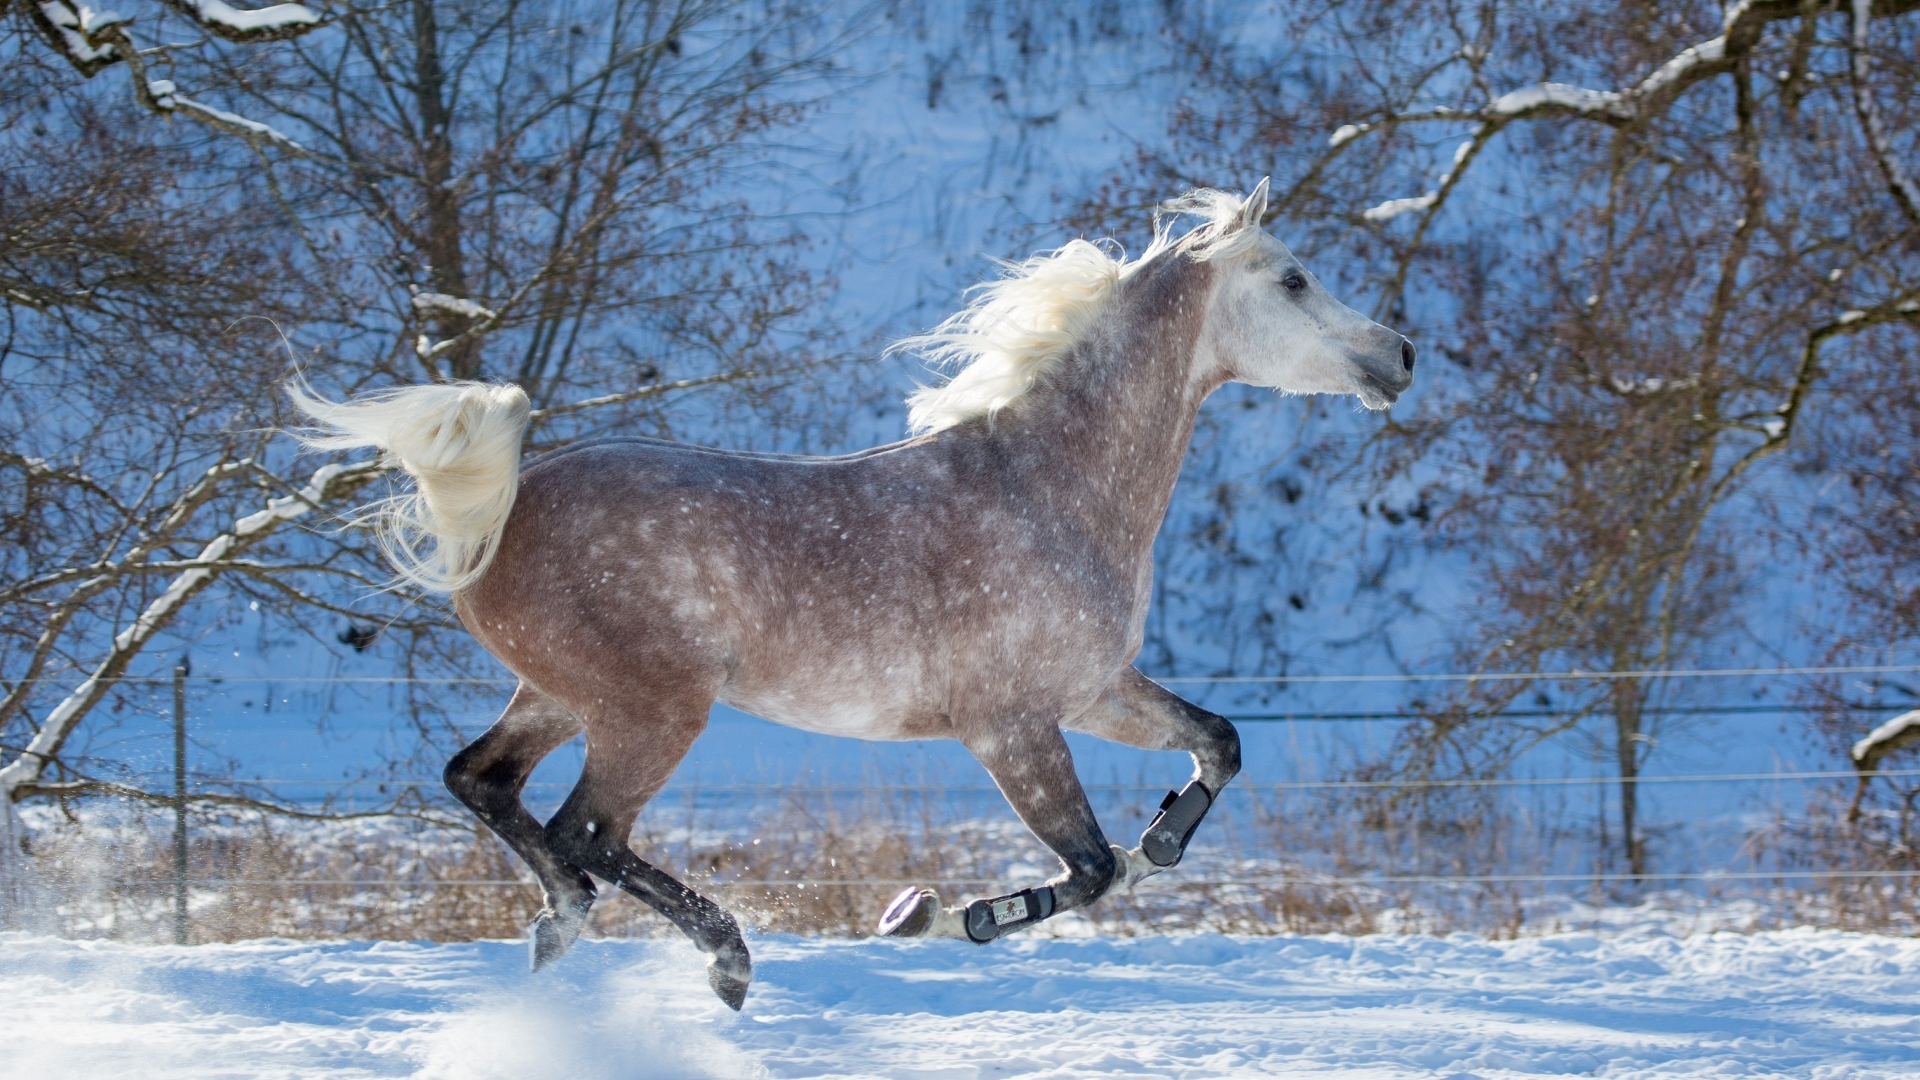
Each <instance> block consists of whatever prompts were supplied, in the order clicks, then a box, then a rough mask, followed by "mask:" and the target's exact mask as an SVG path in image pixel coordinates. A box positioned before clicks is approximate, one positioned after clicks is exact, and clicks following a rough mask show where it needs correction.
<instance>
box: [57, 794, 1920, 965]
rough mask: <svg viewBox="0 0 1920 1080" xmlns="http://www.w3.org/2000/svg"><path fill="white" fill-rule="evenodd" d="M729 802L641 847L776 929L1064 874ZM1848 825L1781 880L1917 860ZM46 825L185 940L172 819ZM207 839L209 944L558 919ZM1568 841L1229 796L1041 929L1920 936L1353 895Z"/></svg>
mask: <svg viewBox="0 0 1920 1080" xmlns="http://www.w3.org/2000/svg"><path fill="white" fill-rule="evenodd" d="M714 794H715V793H708V795H707V796H705V797H703V796H702V795H701V793H699V792H697V791H696V792H683V793H682V799H681V802H679V803H675V802H673V801H672V800H668V801H667V802H666V803H664V804H662V805H657V806H655V807H653V808H651V809H650V810H649V813H648V814H647V815H645V816H644V817H643V818H642V819H641V822H640V827H639V828H638V829H637V830H636V832H635V837H634V848H635V850H636V851H638V852H639V853H640V855H641V857H642V858H645V859H647V860H648V861H650V862H653V863H655V864H657V865H659V866H661V867H663V868H665V869H667V870H669V872H672V873H674V874H675V875H676V876H679V877H681V878H682V879H683V880H685V881H687V882H688V884H690V885H692V886H694V887H695V888H697V889H700V890H701V891H703V892H706V893H708V894H710V895H712V896H714V898H715V899H717V900H718V901H719V902H720V903H721V904H723V905H724V906H726V907H727V908H729V909H730V910H732V911H734V912H735V913H736V914H738V915H740V916H741V919H742V922H743V923H746V924H748V925H751V926H753V927H755V928H757V929H758V930H760V931H762V932H773V933H794V934H812V935H829V936H837V937H861V936H864V935H866V934H868V933H870V932H871V928H872V926H873V923H874V920H875V919H876V918H877V916H878V915H879V913H880V911H881V910H882V908H883V907H884V906H885V904H886V903H887V901H888V900H889V899H891V898H892V896H893V895H894V894H895V893H897V892H899V891H900V889H902V888H904V887H906V886H907V885H909V884H913V885H934V886H935V887H937V888H939V889H940V891H941V894H942V895H943V896H944V897H946V898H947V899H948V900H949V901H952V900H957V899H960V898H962V897H965V896H980V895H992V894H994V893H996V892H1004V891H1008V890H1010V889H1012V888H1017V887H1020V886H1023V885H1032V884H1036V883H1038V882H1039V881H1041V880H1043V879H1044V878H1045V877H1047V876H1050V875H1051V874H1052V873H1053V872H1054V869H1055V867H1056V866H1057V863H1056V862H1055V861H1054V860H1053V858H1052V856H1051V855H1050V854H1049V853H1048V852H1046V851H1045V850H1044V849H1043V848H1042V847H1041V846H1040V845H1039V844H1038V843H1037V842H1036V841H1034V840H1033V838H1032V837H1031V836H1030V835H1029V834H1027V832H1026V831H1025V830H1024V829H1023V828H1021V827H1020V825H1019V824H1018V822H1017V821H1015V820H1014V819H1013V818H1012V815H1011V814H1010V813H1009V812H1008V811H1007V810H1006V808H1005V807H1004V805H999V806H996V805H994V804H993V802H991V801H987V800H975V801H974V802H972V803H971V804H969V803H968V802H966V801H964V800H960V801H956V800H953V799H944V798H941V797H939V795H938V794H937V793H929V792H926V791H918V792H916V791H915V790H913V789H900V788H889V787H884V786H879V787H875V788H873V789H870V790H866V791H860V792H854V793H851V794H848V793H837V794H835V793H828V794H823V793H821V792H818V791H814V790H793V791H789V792H785V793H782V794H781V795H780V797H779V798H777V799H776V800H775V801H773V802H772V803H770V804H767V805H763V806H758V807H751V808H748V809H745V810H743V809H741V808H740V807H739V806H737V805H735V804H732V803H730V802H729V801H728V800H727V799H726V798H724V797H720V798H716V797H713V796H714ZM1135 801H1140V800H1136V799H1134V798H1133V797H1132V796H1131V795H1127V796H1125V803H1124V805H1121V806H1118V807H1115V808H1106V812H1103V815H1102V816H1103V818H1104V819H1106V820H1108V821H1109V822H1110V823H1112V824H1113V825H1114V830H1113V831H1115V832H1116V834H1118V833H1119V832H1120V829H1119V826H1120V825H1122V824H1125V823H1126V822H1127V820H1128V817H1129V815H1132V816H1134V817H1141V816H1144V813H1145V811H1146V810H1148V809H1150V805H1147V806H1133V805H1132V803H1133V802H1135ZM1842 810H1843V807H1840V806H1838V805H1837V804H1836V805H1835V806H1825V805H1824V804H1820V803H1817V802H1816V804H1815V806H1814V807H1813V809H1812V811H1811V812H1810V813H1809V814H1807V815H1806V816H1802V817H1799V818H1797V819H1794V820H1792V821H1788V820H1787V819H1786V818H1784V817H1782V819H1781V821H1780V822H1779V823H1778V824H1777V825H1776V827H1775V828H1773V829H1770V830H1764V831H1763V832H1762V833H1761V834H1759V835H1758V836H1756V838H1755V840H1754V846H1753V850H1752V851H1751V852H1750V854H1751V856H1752V857H1753V858H1754V859H1756V860H1762V861H1766V862H1767V863H1768V864H1769V865H1773V866H1778V867H1781V868H1784V869H1791V868H1795V867H1799V866H1814V867H1819V868H1825V869H1836V868H1850V869H1851V868H1882V869H1893V868H1912V867H1913V866H1914V864H1915V859H1914V857H1913V856H1912V854H1911V853H1909V852H1906V851H1905V849H1904V848H1903V847H1901V846H1900V843H1899V837H1898V836H1895V835H1893V834H1891V833H1889V835H1887V836H1876V834H1874V833H1873V832H1872V829H1871V828H1870V827H1869V828H1868V829H1866V830H1864V831H1863V830H1862V829H1860V828H1854V827H1849V826H1846V824H1845V822H1844V820H1843V819H1842V814H1841V811H1842ZM35 825H36V834H35V863H36V865H38V866H39V868H40V869H41V871H42V873H43V875H44V876H45V877H46V878H47V879H48V881H49V883H50V884H51V885H52V886H53V887H54V889H55V891H56V893H57V895H58V897H59V923H60V925H61V927H62V929H63V930H64V932H65V933H67V934H70V935H73V936H78V937H105V938H114V939H119V940H127V941H164V940H169V939H170V936H171V925H172V924H171V889H170V886H169V884H168V883H169V882H170V879H171V874H172V853H171V847H170V839H169V838H170V828H171V819H170V818H168V817H166V816H165V815H162V814H157V813H154V812H152V811H151V810H143V809H141V808H138V807H120V806H111V805H109V804H98V803H97V804H93V805H92V806H91V807H89V808H88V810H87V812H86V813H83V814H78V815H67V816H61V815H55V814H51V813H46V812H44V808H43V811H42V812H40V813H38V814H37V815H36V816H35ZM1869 825H1870V826H1871V822H1870V823H1869ZM1132 827H1133V828H1136V829H1137V827H1138V826H1137V824H1134V825H1132ZM1882 831H1883V832H1885V831H1886V830H1882ZM191 836H192V842H191V848H190V857H189V865H190V871H189V876H190V877H191V878H192V879H194V880H195V881H196V882H199V883H198V884H195V885H194V886H193V887H192V889H191V894H190V895H191V903H190V910H191V915H192V918H191V927H192V930H191V934H192V940H194V941H235V940H243V939H250V938H261V937H285V938H312V939H337V938H358V939H369V938H371V939H405V940H430V941H465V940H473V939H476V938H514V937H519V936H520V935H521V934H522V932H523V929H524V927H525V925H526V923H527V920H528V919H529V918H531V917H532V915H533V914H534V912H535V911H536V910H537V909H538V907H539V905H540V898H539V893H538V890H537V889H536V888H534V887H533V886H532V885H531V884H530V883H528V884H472V882H494V883H508V882H520V881H521V880H522V879H524V878H525V877H526V871H525V868H524V867H523V866H522V865H521V863H520V862H519V860H518V859H517V858H516V857H515V856H514V855H513V854H512V853H511V852H510V851H509V850H508V849H507V848H506V847H505V845H503V844H501V843H500V842H499V841H498V840H496V839H494V838H493V836H492V835H491V834H489V833H487V832H486V831H484V830H483V829H480V828H478V827H477V826H476V827H473V828H464V827H448V826H446V825H435V824H430V823H424V822H419V821H409V820H400V819H376V820H372V821H357V822H332V823H319V824H316V823H307V822H288V821H286V820H284V819H275V818H260V817H253V818H236V817H233V816H225V817H205V818H199V819H196V821H195V823H194V828H193V831H192V834H191ZM1571 842H1572V840H1571V833H1569V832H1567V831H1566V830H1564V829H1562V828H1561V823H1559V822H1556V821H1552V820H1545V819H1543V818H1542V817H1541V816H1540V814H1539V812H1538V808H1535V811H1534V812H1530V813H1520V812H1517V811H1514V810H1512V809H1509V810H1507V811H1505V812H1499V811H1496V810H1494V809H1490V808H1487V807H1481V808H1480V810H1479V812H1478V813H1477V816H1475V815H1461V816H1459V817H1458V818H1457V819H1455V820H1452V821H1450V822H1448V821H1435V820H1433V819H1424V820H1421V821H1417V822H1410V823H1400V822H1398V821H1396V820H1394V819H1392V818H1382V817H1380V816H1379V815H1377V814H1374V813H1372V812H1371V811H1370V810H1369V809H1368V808H1366V807H1363V806H1359V805H1357V804H1355V803H1353V802H1352V801H1351V800H1347V799H1341V798H1338V797H1334V796H1326V797H1317V796H1314V797H1308V796H1293V797H1289V798H1285V799H1278V798H1275V799H1268V800H1258V799H1252V798H1244V797H1243V798H1241V799H1237V800H1226V801H1223V803H1222V804H1221V805H1220V806H1219V807H1218V808H1217V809H1216V810H1215V811H1214V813H1213V814H1212V815H1211V816H1210V817H1209V819H1208V821H1207V824H1206V826H1205V827H1204V828H1203V830H1202V832H1201V835H1200V838H1199V841H1198V842H1197V843H1196V845H1195V848H1194V849H1193V850H1192V851H1191V852H1189V855H1188V858H1187V860H1186V861H1185V862H1184V863H1183V864H1182V865H1181V867H1180V868H1178V869H1177V870H1176V871H1174V872H1172V873H1169V874H1167V875H1163V876H1161V877H1158V878H1154V879H1151V880H1150V881H1148V882H1146V883H1143V884H1142V885H1141V886H1140V887H1138V888H1136V889H1135V890H1133V891H1132V892H1127V893H1120V894H1116V895H1113V896H1109V897H1107V898H1105V899H1104V900H1102V901H1101V902H1100V903H1099V904H1097V905H1095V906H1093V907H1092V908H1090V909H1088V910H1085V911H1083V912H1077V913H1074V914H1072V915H1070V916H1068V917H1065V918H1062V919H1057V920H1054V921H1053V922H1051V923H1049V924H1046V925H1045V926H1044V927H1043V928H1041V931H1040V932H1045V933H1053V934H1077V933H1089V932H1098V933H1104V934H1122V935H1124V934H1135V933H1148V932H1164V931H1215V932H1225V933H1240V934H1272V933H1345V934H1363V933H1371V932H1376V931H1397V932H1418V933H1448V932H1453V931H1470V932H1474V933H1478V934H1482V935H1486V936H1490V937H1497V938H1510V937H1516V936H1520V935H1523V934H1529V933H1542V932H1549V931H1553V930H1558V929H1573V928H1588V927H1595V926H1600V925H1606V924H1608V923H1609V922H1614V923H1617V922H1619V921H1621V919H1622V918H1625V917H1626V915H1623V914H1622V913H1623V912H1624V913H1627V915H1631V914H1632V913H1634V912H1638V913H1640V914H1639V916H1637V917H1642V918H1654V917H1656V916H1657V917H1659V918H1662V919H1664V920H1665V921H1664V923H1663V925H1666V926H1668V927H1669V928H1676V929H1678V930H1679V931H1680V932H1688V931H1691V930H1704V929H1738V930H1757V929H1767V928H1772V927H1778V926H1791V925H1800V924H1813V925H1821V926H1835V927H1843V928H1847V929H1857V930H1875V931H1880V932H1893V933H1913V932H1915V930H1916V929H1917V928H1920V885H1917V884H1916V883H1915V882H1914V881H1911V880H1904V879H1903V880H1876V881H1849V880H1843V879H1825V880H1819V879H1816V880H1813V881H1811V882H1795V881H1792V880H1790V879H1786V878H1782V879H1779V880H1773V881H1763V882H1754V883H1751V884H1736V883H1727V884H1721V885H1715V886H1713V887H1709V888H1697V889H1692V890H1689V891H1669V892H1665V893H1656V892H1653V891H1651V890H1638V891H1636V890H1624V891H1623V890H1617V889H1616V890H1614V891H1610V892H1600V891H1594V890H1585V893H1586V895H1584V896H1583V897H1580V898H1578V899H1576V898H1574V897H1572V896H1570V895H1569V893H1570V892H1580V891H1582V890H1580V889H1578V888H1570V887H1569V886H1567V885H1565V884H1542V883H1528V882H1470V883H1432V882H1420V883H1405V884H1390V885H1384V886H1383V885H1368V884H1355V883H1353V882H1352V881H1351V880H1350V879H1353V878H1356V877H1366V876H1369V875H1385V874H1390V875H1396V876H1404V875H1408V874H1431V875H1437V876H1449V875H1451V876H1462V875H1464V876H1476V875H1487V874H1489V873H1500V874H1515V873H1521V874H1524V873H1530V872H1531V873H1537V872H1543V871H1549V870H1556V869H1565V864H1564V859H1565V855H1566V851H1567V850H1568V845H1569V844H1571ZM462 882H468V883H469V884H462ZM295 883H298V884H295ZM1636 905H1637V906H1636ZM587 933H588V934H589V935H590V936H600V937H644V936H658V935H667V934H671V933H674V931H673V930H672V929H671V927H670V926H668V924H667V923H666V922H665V920H663V919H661V918H659V917H658V916H657V915H656V914H654V913H653V912H651V911H650V910H648V909H646V908H645V907H644V906H642V905H641V904H639V903H637V902H635V901H633V900H631V899H629V898H625V897H621V896H618V895H617V894H616V893H615V892H614V891H613V890H610V889H603V891H602V900H601V902H600V903H599V904H598V905H596V907H595V909H594V913H593V918H592V920H591V922H590V924H589V927H588V930H587Z"/></svg>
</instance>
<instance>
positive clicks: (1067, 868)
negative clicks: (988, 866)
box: [879, 723, 1123, 945]
mask: <svg viewBox="0 0 1920 1080" xmlns="http://www.w3.org/2000/svg"><path fill="white" fill-rule="evenodd" d="M961 741H962V742H963V743H964V744H965V745H966V747H967V749H969V750H971V751H973V755H974V756H975V757H976V758H979V759H980V763H981V764H982V765H985V766H986V768H987V772H988V773H989V774H990V775H991V776H992V777H993V781H994V783H995V784H998V785H999V787H1000V792H1001V794H1003V795H1005V796H1006V797H1007V802H1008V803H1009V804H1011V805H1012V806H1013V809H1014V812H1015V813H1017V814H1019V815H1020V820H1021V821H1022V822H1023V823H1025V824H1026V826H1027V828H1028V829H1029V830H1030V831H1031V832H1032V833H1033V835H1034V836H1035V837H1036V838H1038V839H1039V841H1040V842H1041V843H1043V844H1045V845H1047V848H1048V850H1050V851H1052V852H1053V853H1054V854H1055V855H1057V856H1059V857H1060V863H1061V867H1062V869H1061V873H1059V874H1058V875H1056V876H1054V877H1053V878H1051V879H1049V880H1048V881H1047V882H1046V883H1045V884H1043V885H1039V886H1036V887H1034V888H1029V889H1021V890H1020V891H1018V892H1013V893H1008V894H1007V895H1005V896H994V897H985V898H982V899H979V900H975V901H973V902H971V903H968V904H963V905H960V906H957V907H947V906H944V905H942V904H941V902H940V896H939V894H938V893H936V892H935V891H934V890H932V889H919V888H910V889H907V890H906V891H904V892H902V893H901V894H900V895H898V896H896V897H894V899H893V902H892V903H891V904H888V905H887V910H886V912H885V913H884V914H883V915H881V917H880V927H879V931H880V933H881V934H884V935H887V936H891V937H951V938H961V939H964V940H967V941H971V942H973V943H974V944H976V945H984V944H986V943H987V942H989V941H992V940H994V939H995V938H998V937H1002V936H1004V935H1006V934H1010V933H1012V932H1014V931H1015V930H1022V929H1025V928H1026V927H1029V926H1032V925H1034V924H1035V923H1038V922H1042V921H1044V920H1046V919H1049V918H1052V917H1053V916H1055V915H1058V914H1060V913H1061V912H1063V911H1072V910H1074V909H1075V908H1082V907H1086V906H1087V905H1088V904H1091V903H1093V902H1094V901H1095V900H1098V899H1100V897H1102V896H1104V895H1106V893H1107V890H1108V889H1110V888H1112V887H1113V885H1114V883H1115V882H1116V881H1117V880H1119V873H1120V860H1119V856H1120V855H1121V854H1123V853H1122V852H1121V851H1120V849H1119V848H1117V847H1114V846H1113V845H1111V844H1109V843H1107V839H1106V837H1105V836H1103V835H1102V834H1101V832H1100V823H1099V822H1098V821H1096V820H1095V819H1094V816H1093V807H1092V806H1090V805H1088V803H1087V795H1086V792H1085V791H1084V790H1082V789H1081V787H1080V778H1079V776H1077V775H1076V774H1075V773H1074V771H1073V755H1072V754H1071V753H1070V752H1069V751H1068V750H1067V740H1066V739H1065V738H1063V737H1062V736H1061V734H1060V729H1059V728H1058V727H1055V726H1054V725H1052V724H1050V723H1049V724H1045V725H1040V726H1035V727H1033V728H1019V729H1012V730H1009V729H1005V728H1003V729H1000V730H994V731H985V732H977V733H970V734H964V735H963V736H962V739H961Z"/></svg>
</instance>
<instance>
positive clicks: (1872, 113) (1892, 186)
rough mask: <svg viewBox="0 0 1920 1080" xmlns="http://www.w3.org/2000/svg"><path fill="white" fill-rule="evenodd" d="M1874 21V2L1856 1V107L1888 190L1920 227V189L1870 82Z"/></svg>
mask: <svg viewBox="0 0 1920 1080" xmlns="http://www.w3.org/2000/svg"><path fill="white" fill-rule="evenodd" d="M1872 21H1873V0H1853V48H1852V52H1853V64H1852V75H1853V108H1854V111H1855V112H1856V113H1858V114H1859V116H1860V127H1861V129H1862V130H1863V131H1865V132H1866V135H1867V143H1868V145H1870V146H1872V147H1873V156H1874V159H1875V160H1876V161H1878V162H1879V163H1880V172H1881V175H1883V176H1885V177H1886V178H1887V189H1888V190H1889V191H1890V192H1891V193H1892V194H1893V200H1894V201H1895V202H1897V203H1899V204H1900V209H1901V210H1902V211H1904V212H1905V213H1906V215H1907V220H1908V221H1911V222H1912V223H1913V224H1915V225H1916V226H1920V186H1916V185H1915V184H1914V182H1913V178H1912V177H1911V176H1908V175H1907V170H1906V168H1905V167H1904V166H1903V165H1902V164H1901V163H1900V159H1899V157H1898V156H1897V155H1896V154H1895V153H1894V149H1893V136H1892V135H1891V134H1890V133H1889V132H1888V130H1887V121H1886V118H1885V117H1883V116H1882V115H1881V114H1880V105H1879V103H1878V102H1876V101H1875V100H1874V97H1873V90H1872V87H1871V86H1869V85H1868V82H1867V26H1868V24H1869V23H1871V22H1872Z"/></svg>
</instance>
